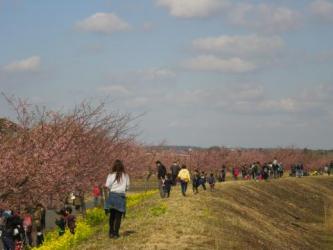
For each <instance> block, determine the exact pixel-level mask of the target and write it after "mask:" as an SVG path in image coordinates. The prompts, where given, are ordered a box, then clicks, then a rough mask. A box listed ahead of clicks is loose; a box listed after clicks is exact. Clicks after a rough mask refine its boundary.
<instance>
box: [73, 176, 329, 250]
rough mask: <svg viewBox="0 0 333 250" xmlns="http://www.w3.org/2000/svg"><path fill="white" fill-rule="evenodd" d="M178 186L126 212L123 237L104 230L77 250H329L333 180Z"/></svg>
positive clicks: (288, 180)
mask: <svg viewBox="0 0 333 250" xmlns="http://www.w3.org/2000/svg"><path fill="white" fill-rule="evenodd" d="M188 194H189V195H188V196H187V197H182V196H181V195H180V192H179V187H178V186H177V187H176V188H175V189H174V190H173V191H172V194H171V197H170V198H169V199H164V200H161V199H160V198H159V197H157V196H155V197H153V198H152V199H149V200H146V201H144V203H142V204H141V205H140V206H138V207H136V208H135V209H133V210H130V211H128V216H127V219H125V220H124V223H123V225H122V228H121V230H122V232H121V233H122V237H121V238H120V239H118V240H110V239H108V237H107V231H106V230H107V226H105V227H104V231H102V232H100V233H98V234H97V235H96V237H95V238H94V239H92V240H91V241H89V242H86V244H84V245H83V246H80V247H79V249H80V250H83V249H175V250H176V249H177V250H178V249H333V232H332V231H331V230H332V229H333V224H332V218H333V217H332V212H333V211H332V205H333V203H332V200H330V199H331V198H332V197H333V178H321V177H319V178H318V177H316V178H304V179H301V180H299V179H296V178H293V179H290V178H288V179H283V180H277V181H275V180H273V181H270V182H268V183H255V182H237V183H234V182H229V183H225V184H221V185H218V187H217V189H216V190H215V191H214V192H210V191H206V192H203V191H201V192H200V193H199V194H198V195H193V194H192V192H191V190H189V192H188Z"/></svg>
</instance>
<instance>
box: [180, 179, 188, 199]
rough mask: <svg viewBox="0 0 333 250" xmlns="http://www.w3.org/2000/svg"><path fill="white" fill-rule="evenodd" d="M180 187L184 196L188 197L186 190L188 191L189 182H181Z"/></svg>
mask: <svg viewBox="0 0 333 250" xmlns="http://www.w3.org/2000/svg"><path fill="white" fill-rule="evenodd" d="M180 187H181V190H182V194H183V195H184V196H185V195H186V189H187V182H185V181H180Z"/></svg>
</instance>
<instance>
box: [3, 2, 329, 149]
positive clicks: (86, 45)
mask: <svg viewBox="0 0 333 250" xmlns="http://www.w3.org/2000/svg"><path fill="white" fill-rule="evenodd" d="M0 91H1V92H3V93H5V94H6V95H8V96H10V95H15V96H17V97H20V98H24V99H28V100H29V102H30V103H32V104H36V105H43V106H44V105H45V106H46V107H48V108H50V109H56V110H66V109H70V108H73V107H74V106H75V104H78V103H80V102H81V101H83V100H107V103H108V105H107V108H108V109H109V110H119V111H120V112H123V113H131V114H132V115H133V116H137V115H141V114H143V116H141V117H140V118H139V121H138V122H139V129H140V135H139V136H138V140H140V141H141V142H144V143H147V144H158V143H160V142H162V141H164V142H165V143H166V144H169V145H193V146H203V147H209V146H227V147H290V146H293V147H302V148H303V147H307V148H322V149H332V148H333V133H332V128H333V1H332V0H297V1H287V0H280V1H277V0H275V1H271V0H266V1H260V0H236V1H231V0H140V1H138V0H122V1H119V0H118V1H116V0H111V1H110V0H101V1H99V0H95V1H89V0H81V1H64V0H57V1H45V0H33V1H32V0H30V1H26V0H0ZM12 115H13V114H12V112H11V110H10V108H9V106H8V105H7V104H6V101H5V100H4V98H2V97H0V116H5V117H9V118H11V117H12Z"/></svg>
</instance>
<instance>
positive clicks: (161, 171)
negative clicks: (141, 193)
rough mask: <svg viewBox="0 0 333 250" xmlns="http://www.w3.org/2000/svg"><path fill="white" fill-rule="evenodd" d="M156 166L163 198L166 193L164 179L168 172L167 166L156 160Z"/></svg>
mask: <svg viewBox="0 0 333 250" xmlns="http://www.w3.org/2000/svg"><path fill="white" fill-rule="evenodd" d="M156 168H157V179H158V189H159V190H160V196H161V198H164V197H165V193H164V190H163V180H164V179H165V175H166V173H167V172H166V168H165V166H164V165H163V164H162V162H160V161H157V162H156Z"/></svg>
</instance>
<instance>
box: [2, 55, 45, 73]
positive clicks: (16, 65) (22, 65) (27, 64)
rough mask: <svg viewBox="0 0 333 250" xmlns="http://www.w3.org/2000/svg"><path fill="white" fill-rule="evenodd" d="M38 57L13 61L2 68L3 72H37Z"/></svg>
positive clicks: (38, 65) (38, 66) (38, 67)
mask: <svg viewBox="0 0 333 250" xmlns="http://www.w3.org/2000/svg"><path fill="white" fill-rule="evenodd" d="M40 61H41V60H40V57H39V56H32V57H29V58H26V59H22V60H19V61H14V62H12V63H10V64H7V65H5V66H4V67H3V70H4V71H5V72H11V73H15V72H37V71H38V70H39V69H40Z"/></svg>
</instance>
